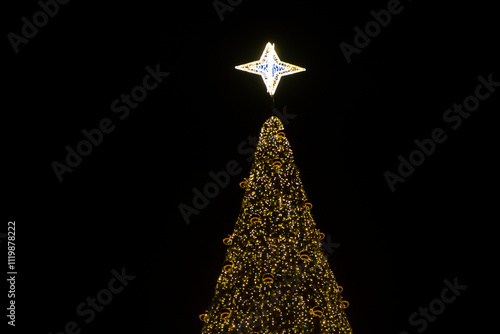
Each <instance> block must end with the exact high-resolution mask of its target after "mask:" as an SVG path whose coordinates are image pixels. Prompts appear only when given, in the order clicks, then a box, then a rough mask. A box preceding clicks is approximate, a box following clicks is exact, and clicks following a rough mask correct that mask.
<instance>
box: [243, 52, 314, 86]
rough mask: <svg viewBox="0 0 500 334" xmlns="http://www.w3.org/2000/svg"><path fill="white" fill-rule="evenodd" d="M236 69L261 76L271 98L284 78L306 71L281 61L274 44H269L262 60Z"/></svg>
mask: <svg viewBox="0 0 500 334" xmlns="http://www.w3.org/2000/svg"><path fill="white" fill-rule="evenodd" d="M235 68H236V69H238V70H242V71H246V72H250V73H254V74H260V76H261V77H262V80H264V84H265V85H266V87H267V91H268V92H269V94H270V95H271V96H274V92H275V91H276V88H277V87H278V84H279V82H280V79H281V77H282V76H284V75H290V74H294V73H297V72H302V71H305V70H306V69H305V68H302V67H299V66H295V65H292V64H288V63H285V62H283V61H281V60H280V58H279V57H278V54H277V53H276V51H275V50H274V44H271V43H267V45H266V47H265V49H264V52H262V56H261V57H260V60H257V61H253V62H251V63H246V64H243V65H239V66H236V67H235Z"/></svg>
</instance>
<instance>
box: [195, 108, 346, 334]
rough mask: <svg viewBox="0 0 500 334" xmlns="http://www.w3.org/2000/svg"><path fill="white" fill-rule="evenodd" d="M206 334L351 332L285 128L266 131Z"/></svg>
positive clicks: (268, 126)
mask: <svg viewBox="0 0 500 334" xmlns="http://www.w3.org/2000/svg"><path fill="white" fill-rule="evenodd" d="M240 186H242V188H244V189H245V195H244V197H243V202H242V205H241V211H240V214H239V216H238V220H237V222H236V226H235V229H234V232H233V234H232V235H229V236H228V237H227V238H226V239H224V240H223V241H224V243H225V244H226V245H228V251H227V254H226V258H225V262H224V264H223V268H222V273H221V274H220V276H219V279H218V281H217V286H216V288H215V296H214V297H213V299H212V303H211V304H210V307H209V308H208V310H207V311H206V313H205V314H202V315H200V319H201V320H202V321H203V322H204V326H203V329H202V334H213V333H259V334H263V333H276V334H284V333H287V334H288V333H294V334H295V333H321V334H324V333H352V330H351V327H350V325H349V322H348V320H347V317H346V315H345V311H344V309H345V307H347V306H348V303H347V301H344V300H342V297H341V295H340V293H341V292H342V287H340V286H338V285H337V282H336V280H335V277H334V275H333V273H332V271H331V270H330V268H329V266H328V262H327V260H326V257H325V254H324V253H323V249H322V247H321V239H323V238H324V234H323V233H321V232H320V231H319V230H318V229H317V228H316V227H315V225H316V224H315V223H314V220H313V218H312V216H311V208H312V205H311V204H310V203H308V202H307V196H306V194H305V192H304V188H303V186H302V183H301V180H300V177H299V170H298V169H297V166H296V165H295V163H294V159H293V154H292V150H291V148H290V144H289V143H288V140H287V138H286V137H285V134H284V132H283V124H282V123H281V121H280V120H279V119H278V118H277V117H275V116H272V117H270V118H269V119H268V120H267V121H266V122H265V123H264V126H263V127H262V130H261V133H260V139H259V142H258V145H257V150H256V152H255V160H254V162H253V165H252V168H251V171H250V176H249V178H248V179H245V181H243V182H242V183H240Z"/></svg>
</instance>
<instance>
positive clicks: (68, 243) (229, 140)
mask: <svg viewBox="0 0 500 334" xmlns="http://www.w3.org/2000/svg"><path fill="white" fill-rule="evenodd" d="M401 4H402V6H403V11H402V12H401V13H400V14H397V15H394V16H393V17H392V20H391V22H390V24H389V25H388V26H387V27H386V28H382V30H381V32H380V34H379V35H378V36H376V37H374V38H372V40H371V42H370V44H369V45H368V46H367V47H366V48H364V49H363V50H362V51H361V52H360V53H359V54H354V55H352V62H351V63H350V64H348V63H347V62H346V59H345V58H344V56H343V54H342V52H341V49H340V48H339V44H340V43H341V42H347V43H349V44H353V38H354V34H355V32H354V30H353V28H354V27H355V26H358V27H360V28H363V27H364V25H365V24H366V23H367V22H368V21H371V20H373V19H372V17H371V15H370V11H371V10H375V11H379V10H381V9H385V8H387V1H369V2H368V1H366V2H358V1H340V2H339V1H336V2H305V1H302V2H290V1H249V0H246V1H243V2H241V4H239V5H237V6H235V7H234V10H233V11H232V12H230V11H227V12H225V13H224V20H223V21H221V20H220V19H219V17H218V15H217V13H216V11H215V9H214V7H213V5H212V2H211V1H203V2H196V3H195V2H181V1H176V2H173V1H170V2H165V1H164V2H160V1H131V2H115V3H110V2H106V4H103V3H102V2H82V1H71V2H70V3H68V4H66V5H61V6H60V10H59V13H58V14H57V15H56V16H55V17H54V18H51V19H50V20H49V22H48V24H47V25H46V26H45V27H43V28H40V31H39V33H38V34H37V35H36V36H35V37H34V38H32V39H31V40H30V41H29V43H28V44H26V45H21V46H20V51H19V53H18V54H15V53H14V51H13V49H12V47H11V45H10V43H9V41H8V39H7V38H6V37H5V38H4V46H5V48H4V54H6V57H5V58H4V65H5V70H6V71H5V72H4V73H6V75H5V79H6V84H5V85H4V93H5V96H4V99H3V102H4V104H3V105H4V107H3V108H2V109H3V115H4V116H6V117H5V118H4V119H5V121H4V123H3V128H4V134H5V139H4V149H3V158H4V159H3V165H4V181H5V182H4V185H5V187H4V210H3V211H4V214H5V218H4V221H3V223H2V224H3V226H6V224H7V221H8V220H9V219H11V220H16V226H17V230H16V231H17V235H16V237H17V239H16V250H17V252H16V256H17V258H16V260H17V268H18V276H17V282H16V284H17V285H16V289H17V294H16V305H17V318H16V320H17V321H16V323H17V326H16V328H15V330H14V331H13V332H19V333H21V332H23V333H24V332H26V331H27V330H28V329H30V330H33V329H36V331H37V332H39V333H49V332H52V333H54V334H55V333H59V332H61V331H63V329H64V326H65V324H66V323H67V322H68V321H72V320H73V321H76V322H77V323H78V324H79V325H80V328H81V333H82V334H85V333H111V332H113V333H200V332H201V327H202V322H201V321H199V319H198V315H199V314H200V313H203V312H204V310H205V309H206V308H207V307H208V304H209V303H210V300H211V298H212V296H213V293H214V287H215V283H216V279H217V277H218V275H219V273H220V271H221V266H222V262H223V258H224V254H225V251H226V246H224V244H223V243H222V239H223V238H224V237H225V236H226V235H227V234H231V233H232V230H233V227H234V223H235V221H236V217H237V215H238V212H239V208H240V204H241V199H242V196H243V191H242V189H240V188H239V186H238V182H240V181H241V180H242V179H243V178H244V177H246V176H247V175H248V172H249V170H250V162H248V161H246V158H247V157H248V156H247V155H241V154H240V153H238V150H237V148H238V145H240V143H242V142H243V141H245V140H247V137H248V136H249V135H252V136H257V135H258V134H259V131H260V127H261V125H262V124H263V122H264V121H265V119H266V118H267V117H269V116H270V115H271V100H270V98H269V96H268V94H267V93H266V91H265V87H264V84H263V82H262V80H261V78H260V77H259V76H256V75H251V74H248V73H243V72H240V71H236V70H235V69H234V66H235V65H239V64H243V63H246V62H249V61H253V60H257V59H258V58H259V57H260V55H261V53H262V50H263V49H264V46H265V44H266V43H267V42H268V41H270V42H273V43H275V45H276V50H277V53H278V55H279V56H280V58H281V59H282V60H283V61H286V62H290V63H292V64H296V65H298V66H302V67H305V68H306V69H307V71H306V72H304V73H299V74H296V75H293V76H288V77H285V78H283V79H282V80H281V82H280V85H279V87H278V90H277V93H276V97H275V106H276V107H277V108H278V110H280V111H282V110H283V107H284V106H286V108H287V112H288V113H289V114H294V115H296V118H295V119H293V120H291V121H290V123H289V124H288V125H287V126H286V128H285V132H286V135H287V137H288V139H289V141H290V142H291V145H292V149H293V151H294V156H295V161H296V163H297V165H298V167H299V169H300V171H301V175H302V181H303V183H304V185H305V190H306V193H307V194H308V196H309V199H310V200H311V202H312V203H313V204H314V208H313V216H314V218H315V221H316V223H317V224H318V227H319V228H320V229H321V230H322V231H323V232H324V233H325V234H326V235H331V240H332V242H335V243H340V244H341V245H340V246H339V247H338V248H337V249H335V250H334V253H333V254H332V255H331V256H330V257H329V262H330V265H331V267H332V270H333V272H334V274H335V275H336V277H337V279H338V281H339V283H340V284H341V285H342V286H343V287H344V293H343V296H344V298H345V299H347V300H348V301H349V302H350V307H349V308H348V309H347V315H348V317H349V320H350V322H351V324H352V327H353V330H354V332H355V333H394V334H397V333H400V332H401V331H404V330H407V331H409V332H410V333H412V334H413V333H416V330H417V329H418V328H419V327H412V326H411V325H410V324H409V323H408V317H409V316H410V315H411V314H412V313H413V312H417V311H418V308H419V307H428V305H429V303H430V302H431V301H432V300H433V299H435V298H439V297H440V294H441V290H442V289H443V288H444V287H445V285H444V283H443V281H444V280H445V279H448V280H450V281H452V282H453V279H454V278H455V277H457V278H458V282H459V283H460V284H463V285H467V289H466V290H465V291H464V292H463V293H462V295H461V296H459V297H458V298H457V299H456V301H454V302H453V303H451V304H449V305H446V308H445V310H444V312H443V313H442V314H441V315H438V316H437V319H436V320H435V321H434V322H432V323H429V325H428V327H427V329H426V330H425V332H426V333H443V332H454V331H460V332H467V331H470V332H472V331H474V332H481V331H484V330H485V329H487V328H488V326H490V325H491V324H492V319H493V318H492V317H491V316H490V314H492V313H493V310H492V306H491V305H494V304H495V299H493V298H492V297H491V294H492V293H493V292H494V291H495V290H496V287H497V284H494V283H493V277H494V273H493V269H495V267H496V264H497V262H498V261H497V260H496V257H494V255H495V253H494V251H495V250H496V247H495V246H496V241H497V237H496V233H497V232H496V226H495V225H496V224H495V223H494V222H495V221H498V215H497V210H496V206H497V205H498V203H497V200H498V196H497V190H496V188H497V187H496V183H495V179H496V176H497V171H498V163H496V162H495V160H496V159H495V158H496V154H497V152H498V150H497V146H496V145H495V144H496V142H495V141H497V139H498V135H497V134H498V130H497V128H498V123H497V122H495V121H494V120H493V118H494V114H495V113H496V112H498V106H499V96H498V95H499V94H500V92H498V90H500V89H497V92H495V93H494V94H492V95H491V97H490V98H489V99H487V100H486V101H484V102H481V104H480V107H479V109H478V110H477V111H476V112H474V113H473V114H472V115H471V116H470V118H469V119H466V120H464V121H463V123H462V125H461V126H460V127H459V128H458V129H456V130H452V129H451V128H449V126H447V125H446V124H445V123H444V121H443V119H442V116H443V113H444V112H445V110H446V109H448V108H451V107H452V106H453V104H454V103H462V102H463V100H464V98H465V97H467V96H468V95H471V94H473V93H474V90H475V88H476V86H477V84H478V83H479V82H478V80H477V77H478V76H479V75H482V76H484V77H487V76H488V74H490V73H492V76H493V80H495V81H500V71H499V69H500V67H499V66H498V59H500V57H499V56H500V53H499V52H498V51H497V50H498V47H497V46H498V32H499V26H498V15H497V14H496V13H497V12H495V10H494V9H493V5H490V3H489V2H488V4H484V5H482V4H481V3H480V2H474V4H471V3H460V2H448V3H444V4H443V3H441V4H440V5H439V6H438V5H436V3H435V2H431V1H413V2H409V1H404V2H401ZM4 6H5V10H4V13H3V15H4V16H5V17H4V20H3V21H4V22H5V23H6V24H5V28H4V36H7V33H8V32H15V33H18V34H19V33H20V29H21V26H22V21H21V18H22V17H23V16H27V17H28V18H30V20H31V17H32V15H33V14H34V13H35V12H37V11H39V10H40V7H39V5H38V4H37V3H36V1H24V2H21V3H16V4H15V5H14V4H10V3H9V5H8V6H7V4H5V5H4ZM156 64H160V65H159V66H160V68H161V70H162V71H166V72H170V76H169V77H168V78H166V79H165V80H164V82H163V83H162V84H160V85H159V87H158V88H157V89H155V90H154V91H152V92H149V93H148V97H147V98H146V99H145V100H144V101H143V102H141V103H140V105H139V106H138V107H137V108H136V109H135V110H132V111H131V113H130V115H129V117H128V118H126V119H124V120H119V119H118V118H117V117H116V116H117V115H116V114H114V113H113V112H112V111H111V109H110V104H111V102H112V101H113V100H115V99H116V98H119V96H120V94H122V93H126V94H128V93H130V91H131V89H132V88H133V87H134V86H136V85H138V84H141V83H142V78H143V77H144V75H145V74H146V73H147V72H146V71H145V67H146V66H147V65H149V66H151V67H153V68H154V67H155V66H156ZM103 118H110V119H112V121H113V124H114V125H115V126H116V128H115V130H114V131H113V132H112V133H110V134H107V135H105V136H104V140H103V142H102V143H101V144H100V145H99V146H98V147H94V149H93V152H92V153H91V154H90V155H89V156H88V157H84V158H83V161H82V163H81V164H80V165H79V166H78V167H76V168H75V169H74V171H73V172H72V173H71V174H65V175H64V181H63V182H62V183H60V182H59V181H58V180H57V177H56V176H55V173H54V171H53V170H52V167H51V163H52V162H53V161H59V162H64V158H65V155H66V151H65V146H66V145H70V146H71V147H73V148H75V147H76V144H77V143H78V142H79V141H81V140H82V139H84V137H83V135H82V133H81V131H82V130H83V129H87V130H90V129H92V128H95V127H97V125H98V124H99V121H100V120H101V119H103ZM437 127H442V128H443V129H444V130H445V131H446V134H447V135H448V138H447V140H446V141H445V142H444V143H443V144H439V145H438V146H437V147H436V150H435V152H434V154H432V156H430V157H428V158H426V160H425V162H424V163H423V164H422V165H421V166H419V167H416V169H415V171H414V173H413V174H412V175H411V176H410V177H408V178H407V180H406V181H405V182H404V183H399V184H398V185H397V186H396V191H395V192H391V190H390V189H389V186H388V185H387V182H386V181H385V179H384V176H383V174H384V172H386V171H387V170H389V171H391V172H396V171H397V166H398V160H397V158H398V156H399V155H403V156H404V157H408V155H409V154H410V152H412V151H413V150H414V149H415V148H416V146H415V144H414V143H413V141H414V140H415V139H424V138H429V137H430V133H431V132H432V130H433V129H435V128H437ZM231 160H236V161H237V162H238V163H239V165H240V166H242V169H243V170H242V172H241V173H240V174H239V175H238V176H236V177H233V178H232V179H231V182H230V184H229V185H228V186H227V187H226V188H224V189H221V191H220V194H219V195H218V196H217V197H216V198H214V199H211V200H210V203H209V205H208V206H207V208H206V209H203V210H201V212H200V214H199V215H196V216H192V217H191V222H190V224H189V225H188V224H186V223H185V221H184V220H183V218H182V216H181V214H180V212H179V210H178V205H179V204H180V203H185V204H188V205H192V198H193V192H192V189H193V188H195V187H196V188H198V189H202V188H203V187H204V185H205V184H206V183H207V182H209V181H211V180H210V177H209V172H210V171H214V172H218V171H220V170H223V169H225V166H226V164H227V163H228V162H229V161H231ZM4 230H6V227H2V231H4ZM4 246H5V243H4V242H2V249H3V250H4V251H5V248H4ZM123 267H125V268H126V272H127V274H130V275H134V276H135V279H134V280H132V281H131V282H130V284H129V285H128V286H127V287H126V288H125V289H124V290H123V291H122V292H121V293H119V294H117V295H115V296H114V297H113V300H112V302H111V303H110V304H109V305H107V306H105V308H104V310H103V311H102V312H99V313H97V314H96V318H95V319H94V320H93V321H92V322H90V323H89V324H86V323H84V321H83V318H82V317H80V316H78V315H77V314H76V311H75V310H76V307H77V305H79V304H80V303H82V302H84V301H85V300H86V298H87V297H95V296H96V294H97V293H98V291H100V290H101V289H103V288H106V287H107V285H108V282H109V280H110V279H111V277H112V274H111V270H112V269H116V270H117V271H121V268H123ZM5 288H7V287H6V286H5ZM1 294H2V295H5V294H6V293H4V292H2V293H1ZM4 298H5V297H4ZM5 300H6V299H4V302H2V303H4V304H2V305H4V306H2V308H4V307H6V305H7V304H6V301H5ZM4 312H5V311H4ZM3 318H4V320H3V321H4V322H7V320H6V319H5V317H4V316H3ZM9 329H11V330H12V328H9Z"/></svg>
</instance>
